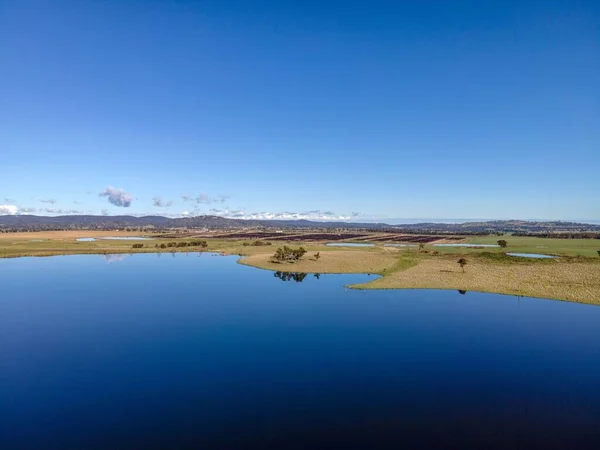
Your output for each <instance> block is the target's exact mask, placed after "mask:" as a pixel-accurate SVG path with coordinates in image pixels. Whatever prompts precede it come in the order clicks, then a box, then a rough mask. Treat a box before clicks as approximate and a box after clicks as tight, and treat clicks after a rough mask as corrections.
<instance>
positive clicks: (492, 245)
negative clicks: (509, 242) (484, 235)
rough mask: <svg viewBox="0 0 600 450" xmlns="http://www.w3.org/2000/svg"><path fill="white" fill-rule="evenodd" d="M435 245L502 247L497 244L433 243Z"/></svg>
mask: <svg viewBox="0 0 600 450" xmlns="http://www.w3.org/2000/svg"><path fill="white" fill-rule="evenodd" d="M433 246H434V247H475V248H477V247H485V248H497V247H500V246H499V245H497V244H433Z"/></svg>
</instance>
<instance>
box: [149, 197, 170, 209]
mask: <svg viewBox="0 0 600 450" xmlns="http://www.w3.org/2000/svg"><path fill="white" fill-rule="evenodd" d="M152 204H153V205H154V206H157V207H159V208H169V207H171V206H173V201H172V200H169V201H165V200H163V199H162V198H160V197H153V198H152Z"/></svg>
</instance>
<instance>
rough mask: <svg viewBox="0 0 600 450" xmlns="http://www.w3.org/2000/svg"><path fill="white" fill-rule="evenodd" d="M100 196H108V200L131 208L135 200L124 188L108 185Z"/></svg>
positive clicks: (116, 204)
mask: <svg viewBox="0 0 600 450" xmlns="http://www.w3.org/2000/svg"><path fill="white" fill-rule="evenodd" d="M98 195H99V196H100V197H108V202H109V203H111V204H113V205H115V206H120V207H123V208H129V207H130V206H131V202H132V201H133V197H132V196H131V195H130V194H128V193H127V192H125V191H124V190H123V189H120V188H114V187H112V186H108V187H107V188H106V189H104V190H103V191H102V192H100V194H98Z"/></svg>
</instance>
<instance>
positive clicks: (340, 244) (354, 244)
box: [327, 242, 375, 247]
mask: <svg viewBox="0 0 600 450" xmlns="http://www.w3.org/2000/svg"><path fill="white" fill-rule="evenodd" d="M327 246H328V247H375V244H366V243H359V242H331V243H329V244H327Z"/></svg>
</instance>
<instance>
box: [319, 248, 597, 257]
mask: <svg viewBox="0 0 600 450" xmlns="http://www.w3.org/2000/svg"><path fill="white" fill-rule="evenodd" d="M598 254H600V250H599V251H598ZM320 257H321V254H320V253H319V252H317V253H315V259H319V258H320Z"/></svg>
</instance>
